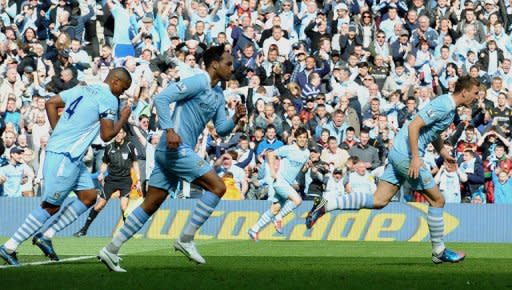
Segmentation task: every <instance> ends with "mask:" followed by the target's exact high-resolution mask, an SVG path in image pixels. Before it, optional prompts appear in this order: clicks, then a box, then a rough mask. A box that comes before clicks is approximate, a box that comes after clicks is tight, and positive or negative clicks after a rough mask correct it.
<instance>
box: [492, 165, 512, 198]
mask: <svg viewBox="0 0 512 290" xmlns="http://www.w3.org/2000/svg"><path fill="white" fill-rule="evenodd" d="M492 182H493V185H494V203H496V204H511V203H512V178H510V174H509V173H508V172H507V171H506V170H501V169H499V168H497V169H496V170H495V171H493V173H492Z"/></svg>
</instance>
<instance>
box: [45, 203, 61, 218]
mask: <svg viewBox="0 0 512 290" xmlns="http://www.w3.org/2000/svg"><path fill="white" fill-rule="evenodd" d="M41 207H42V208H43V209H44V210H45V211H46V212H47V213H48V214H49V215H54V214H56V213H57V212H58V211H59V210H60V206H58V205H54V204H51V203H47V202H46V201H45V202H43V204H42V205H41Z"/></svg>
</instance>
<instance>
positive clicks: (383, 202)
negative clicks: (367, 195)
mask: <svg viewBox="0 0 512 290" xmlns="http://www.w3.org/2000/svg"><path fill="white" fill-rule="evenodd" d="M388 204H389V200H387V199H382V198H380V197H378V196H375V195H374V197H373V208H374V209H382V208H385V207H386V206H387V205H388Z"/></svg>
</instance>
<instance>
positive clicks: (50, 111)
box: [45, 95, 66, 129]
mask: <svg viewBox="0 0 512 290" xmlns="http://www.w3.org/2000/svg"><path fill="white" fill-rule="evenodd" d="M65 105H66V104H65V103H64V101H63V100H62V98H61V97H60V96H59V95H56V96H54V97H52V98H50V99H49V100H48V101H46V103H45V107H46V114H47V115H48V120H49V121H50V126H51V127H52V129H55V126H57V122H58V121H59V108H64V106H65Z"/></svg>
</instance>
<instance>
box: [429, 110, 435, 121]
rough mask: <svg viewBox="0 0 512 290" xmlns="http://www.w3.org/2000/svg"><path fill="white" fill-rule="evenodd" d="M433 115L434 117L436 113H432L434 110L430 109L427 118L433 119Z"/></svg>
mask: <svg viewBox="0 0 512 290" xmlns="http://www.w3.org/2000/svg"><path fill="white" fill-rule="evenodd" d="M435 115H436V113H435V112H434V110H432V109H430V110H428V111H427V116H428V117H429V118H431V119H432V117H434V116H435Z"/></svg>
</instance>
